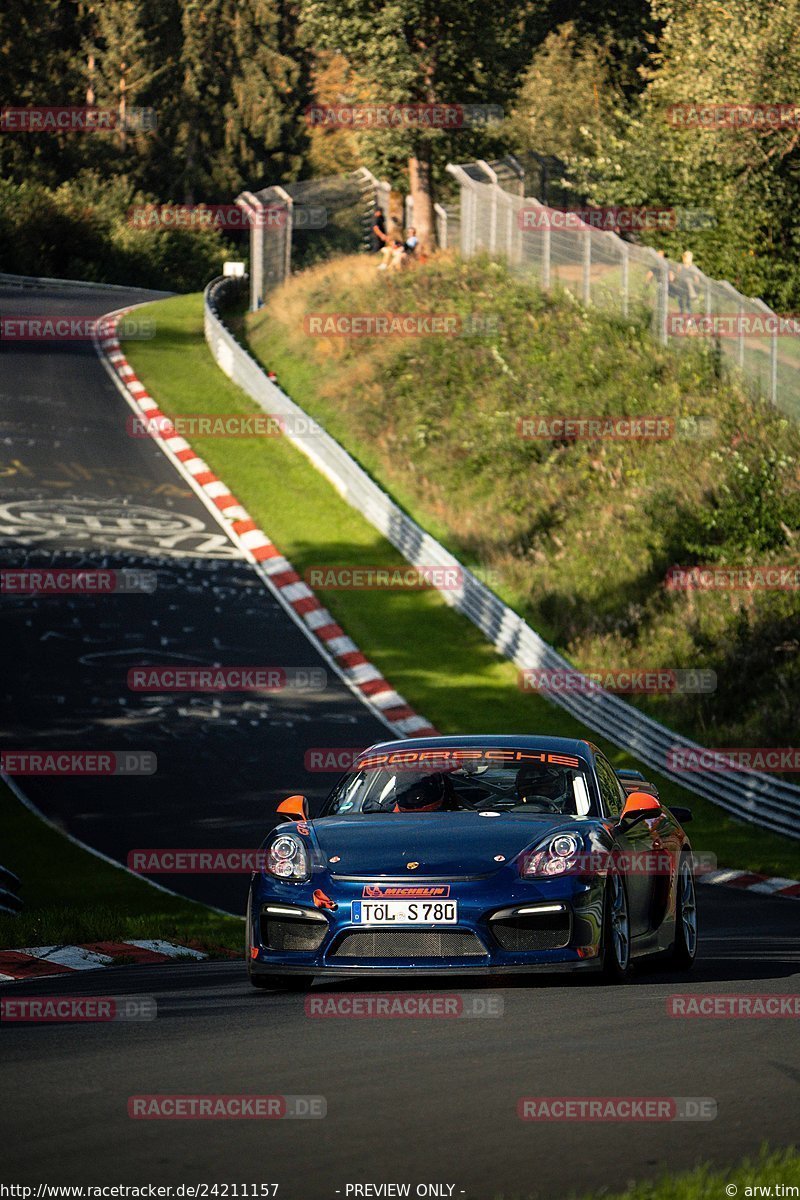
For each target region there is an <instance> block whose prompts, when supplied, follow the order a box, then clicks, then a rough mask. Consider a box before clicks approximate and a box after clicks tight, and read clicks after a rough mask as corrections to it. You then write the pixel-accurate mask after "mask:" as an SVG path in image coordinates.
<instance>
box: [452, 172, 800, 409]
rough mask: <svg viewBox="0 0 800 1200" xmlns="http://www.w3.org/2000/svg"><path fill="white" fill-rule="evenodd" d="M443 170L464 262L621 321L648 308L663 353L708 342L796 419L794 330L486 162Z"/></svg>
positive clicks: (798, 359)
mask: <svg viewBox="0 0 800 1200" xmlns="http://www.w3.org/2000/svg"><path fill="white" fill-rule="evenodd" d="M447 170H448V171H449V172H450V174H451V175H452V176H453V177H454V179H455V180H456V181H457V183H458V184H459V187H460V197H461V202H460V229H459V243H458V248H459V249H460V251H461V253H462V254H463V255H464V256H465V257H471V256H472V255H475V254H478V253H481V252H484V253H488V254H492V255H496V256H497V257H500V258H505V259H506V260H507V261H508V262H509V263H510V264H511V265H512V266H513V267H514V268H515V269H518V270H520V271H521V272H524V273H525V274H526V275H528V276H532V277H534V278H535V279H537V280H538V281H539V283H540V284H541V285H542V287H544V288H548V289H549V288H552V287H554V286H556V285H559V286H560V287H562V288H565V289H567V290H568V291H570V292H571V293H572V294H573V295H575V296H576V297H577V298H578V299H579V300H580V301H582V302H583V303H584V304H594V305H597V306H598V307H600V308H603V309H605V310H607V311H610V312H613V313H616V314H618V315H619V316H622V317H628V316H632V315H633V314H634V313H635V312H636V311H641V310H644V311H645V312H647V313H649V315H650V319H651V322H652V330H653V333H654V335H655V336H656V337H657V338H658V340H659V341H660V342H662V343H663V344H665V345H666V344H667V343H670V344H675V345H681V344H686V343H687V342H688V341H689V340H691V339H693V338H698V337H705V338H711V339H713V341H714V342H715V344H716V346H717V348H718V352H719V354H720V355H721V357H722V359H723V361H725V362H726V363H727V364H728V365H730V366H731V367H734V368H736V369H738V370H739V371H740V372H741V375H742V378H743V379H744V380H745V381H746V382H747V383H748V384H749V386H750V387H751V388H752V389H753V390H754V391H756V392H757V393H758V394H759V395H761V396H763V397H765V398H767V399H768V400H770V401H771V402H772V403H773V404H775V405H778V406H779V407H780V408H781V409H783V410H784V411H785V412H786V413H788V414H790V415H791V416H794V417H795V418H800V371H799V370H798V368H799V367H800V322H798V321H795V320H794V319H793V318H792V317H779V316H778V315H777V314H776V313H773V312H772V310H771V309H769V308H768V307H767V306H766V304H764V303H763V301H761V300H758V299H753V298H751V297H748V296H743V295H742V294H741V293H740V292H738V291H737V290H736V288H735V287H733V285H732V284H730V283H727V282H725V281H721V280H717V279H711V278H710V277H709V276H708V275H705V274H704V273H703V272H702V271H701V270H699V269H698V268H697V267H696V266H695V265H694V264H693V262H691V261H687V262H681V263H677V262H674V261H673V260H672V259H669V258H667V257H666V256H664V255H663V254H661V253H659V252H657V251H656V250H653V249H652V248H651V247H649V246H643V245H638V244H636V243H635V242H630V241H625V240H624V239H623V238H621V237H620V236H619V235H618V234H617V233H615V232H612V231H611V230H608V229H601V228H596V227H594V225H593V224H592V223H590V222H591V217H590V220H589V221H587V220H586V219H584V218H583V217H582V216H581V215H580V213H579V212H577V211H570V210H568V209H564V208H551V207H549V206H547V205H546V204H542V203H541V201H539V200H538V199H535V198H531V197H525V196H523V195H522V194H520V190H519V189H518V188H517V187H514V189H513V190H510V189H509V188H508V187H507V186H503V184H502V183H501V182H500V180H499V178H498V175H497V172H496V170H494V169H493V166H492V165H491V164H488V163H480V162H479V163H468V164H461V165H455V164H451V165H449V166H448V168H447ZM597 211H600V210H597ZM612 215H613V214H612ZM448 244H449V245H451V246H452V245H454V242H453V241H452V239H451V240H450V241H449V243H448Z"/></svg>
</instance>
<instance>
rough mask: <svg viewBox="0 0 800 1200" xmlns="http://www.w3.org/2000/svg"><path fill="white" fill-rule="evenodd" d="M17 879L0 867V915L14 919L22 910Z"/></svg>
mask: <svg viewBox="0 0 800 1200" xmlns="http://www.w3.org/2000/svg"><path fill="white" fill-rule="evenodd" d="M20 887H21V884H20V881H19V878H18V877H17V876H16V875H15V874H14V872H13V871H9V869H8V867H0V913H6V914H8V915H10V916H12V917H16V916H17V914H18V913H19V911H20V909H21V908H22V901H21V900H20V898H19V895H18V892H19V889H20Z"/></svg>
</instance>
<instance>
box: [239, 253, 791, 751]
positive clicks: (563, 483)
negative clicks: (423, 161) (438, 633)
mask: <svg viewBox="0 0 800 1200" xmlns="http://www.w3.org/2000/svg"><path fill="white" fill-rule="evenodd" d="M375 267H376V264H375V262H374V261H373V260H371V259H365V258H349V259H343V260H339V261H337V262H334V263H328V264H325V265H323V266H319V267H316V268H314V269H311V270H309V271H307V272H305V273H303V274H301V275H299V276H297V277H295V278H294V279H293V280H292V281H290V283H289V284H288V285H286V286H285V287H283V288H282V289H281V290H280V291H279V292H278V293H276V294H275V296H274V297H273V298H272V300H271V302H270V303H269V304H268V305H267V306H266V307H265V308H264V309H263V310H262V311H261V312H260V313H258V314H257V315H255V316H254V317H251V318H249V328H248V334H249V339H250V343H251V346H252V347H253V349H254V350H255V352H256V353H257V354H258V356H259V357H260V359H261V361H262V362H264V363H265V364H266V365H268V366H269V368H270V369H272V370H275V371H276V372H277V374H278V376H279V378H280V380H281V383H282V384H283V386H284V387H285V388H286V390H287V391H288V392H289V393H290V394H291V395H292V396H293V397H294V398H295V399H296V400H297V401H298V402H299V403H300V404H302V405H303V406H304V407H305V408H306V409H307V410H309V411H310V412H311V413H313V414H314V415H315V416H316V417H318V418H319V419H320V420H321V421H323V423H324V424H325V425H326V427H327V428H328V429H329V430H330V431H331V432H332V433H333V434H334V436H336V437H337V438H338V439H339V440H340V441H341V442H342V443H343V444H344V445H345V446H346V447H347V448H348V449H349V450H350V451H351V453H353V454H354V455H355V456H356V457H357V458H358V459H359V460H360V461H361V462H362V463H363V464H364V465H365V466H366V467H367V468H368V469H369V470H370V471H371V472H372V474H373V475H374V476H375V477H376V478H377V479H378V480H379V481H381V482H382V483H383V484H384V485H385V486H386V487H387V488H388V489H389V490H390V491H391V492H392V494H393V495H394V496H395V497H396V498H397V499H398V500H399V501H400V503H402V504H403V505H404V506H405V507H406V509H407V510H408V511H409V512H410V513H411V514H412V515H413V516H414V517H415V518H416V519H417V520H418V521H420V523H421V524H423V525H424V526H425V527H427V528H428V529H429V530H430V531H431V532H433V533H434V534H435V535H436V536H437V537H439V538H440V539H441V540H442V541H444V542H445V543H446V544H447V545H449V546H450V547H451V548H452V549H453V551H454V552H455V553H456V554H457V555H459V556H460V557H461V558H462V560H463V561H466V562H468V563H470V564H480V565H482V566H483V567H484V568H486V569H489V570H491V571H492V572H493V573H494V576H493V577H494V578H496V579H497V580H498V581H499V582H498V585H497V589H496V590H498V591H499V592H500V593H501V594H502V595H503V596H504V598H505V599H506V600H507V601H508V602H509V603H511V604H512V605H513V606H514V607H515V608H517V609H518V610H519V611H521V612H523V613H524V615H525V616H526V618H527V619H528V620H529V621H530V622H531V623H532V624H533V625H534V627H535V628H537V629H538V630H539V631H540V632H541V633H542V634H543V635H544V636H546V637H547V638H548V639H549V640H550V641H551V642H553V643H554V644H555V645H556V646H558V647H559V648H560V649H561V650H562V651H563V652H565V653H566V654H567V655H568V656H569V657H570V658H571V659H572V660H573V661H574V662H575V663H576V664H577V665H578V666H580V667H581V668H583V669H585V670H607V669H618V668H629V667H636V668H647V669H652V668H654V667H676V668H690V667H705V668H710V669H713V670H714V671H715V672H716V673H717V677H718V688H717V691H716V693H715V694H712V695H707V696H695V695H688V696H686V695H684V696H680V695H669V696H662V697H658V698H657V699H648V700H647V701H638V702H640V703H646V704H647V705H648V707H649V708H650V710H651V711H654V712H655V713H656V715H658V716H659V717H660V718H661V719H663V720H665V721H667V722H670V723H672V724H673V725H674V726H675V727H676V728H681V729H683V730H684V731H687V732H690V733H694V734H695V735H696V736H697V737H698V738H699V739H700V740H703V741H705V742H707V743H708V744H716V745H744V746H758V745H792V744H793V740H792V739H793V737H796V732H797V724H798V715H799V712H798V710H800V700H799V699H798V697H800V654H799V653H798V650H799V649H800V592H798V591H777V592H768V591H733V590H727V591H712V592H699V591H695V592H688V593H686V592H674V591H669V590H667V589H666V588H665V587H664V579H665V576H666V573H667V571H668V569H669V567H670V566H672V565H674V564H680V565H688V564H710V563H716V564H720V565H722V566H729V567H731V566H737V567H738V566H742V565H760V564H765V563H779V564H782V565H784V564H794V565H795V566H800V431H798V428H797V426H796V424H794V423H793V422H790V421H789V420H788V419H786V418H782V417H781V416H780V415H779V414H778V413H776V412H775V411H774V410H772V409H771V408H769V407H768V406H767V405H766V404H764V403H763V402H761V401H757V400H754V399H753V398H751V397H750V396H748V394H747V392H746V391H745V390H744V389H743V387H742V386H740V385H739V384H738V383H737V382H736V381H734V380H732V379H730V378H728V377H726V376H725V375H724V374H723V372H722V370H721V367H720V363H719V357H718V355H717V354H716V353H715V351H714V347H713V345H712V344H711V343H709V342H705V341H704V340H702V339H699V338H698V339H694V340H692V341H691V342H688V341H687V344H686V346H684V347H681V348H680V349H679V350H675V349H672V348H669V349H668V348H665V347H662V346H660V345H659V344H657V343H656V342H655V341H654V339H653V338H652V336H651V334H650V332H649V327H648V322H647V319H646V318H645V317H644V315H642V318H641V319H640V320H636V319H633V320H629V321H623V320H622V319H619V318H616V317H613V316H609V315H606V314H604V313H602V312H600V311H597V310H594V309H591V308H588V309H587V308H584V307H583V306H582V305H581V304H579V303H577V302H576V301H575V300H574V299H573V298H572V297H571V295H569V294H568V293H563V294H555V295H546V294H544V293H543V292H542V291H540V290H539V289H538V288H537V287H536V286H534V285H533V284H529V283H527V282H525V281H523V280H520V278H518V277H516V276H513V275H512V274H510V273H509V271H508V270H507V269H506V268H505V267H504V266H501V265H499V264H498V263H495V262H491V261H479V260H471V261H469V262H464V261H461V260H458V259H453V258H449V257H447V256H442V257H440V258H438V259H436V260H434V261H432V262H430V263H428V264H426V265H424V266H418V267H416V268H415V269H413V270H409V271H403V272H399V273H396V274H391V275H390V274H389V273H387V272H378V271H376V269H375ZM322 312H325V313H329V312H330V313H339V312H344V313H374V312H381V313H386V312H391V313H410V312H417V313H420V312H421V313H440V314H450V313H458V314H460V315H461V316H464V317H466V316H468V315H469V314H473V315H474V316H475V317H479V318H482V319H484V329H485V328H486V326H487V325H488V327H489V328H491V327H492V325H494V326H495V327H496V329H495V332H493V333H489V334H487V333H486V332H483V333H481V334H478V335H476V336H447V335H438V336H426V337H360V338H350V337H321V336H311V335H310V334H308V333H307V332H306V324H305V322H304V318H305V317H306V316H307V315H308V314H316V313H322ZM486 318H489V320H488V322H487V321H486V320H485V319H486ZM548 415H549V416H562V415H571V416H578V417H595V416H620V415H627V416H633V415H656V416H660V417H667V418H673V419H674V421H675V435H674V436H672V437H670V438H669V439H667V440H664V441H649V442H648V441H607V440H606V441H587V440H578V441H544V440H527V439H524V438H522V437H520V436H519V432H518V426H519V421H520V419H526V418H530V417H532V416H548Z"/></svg>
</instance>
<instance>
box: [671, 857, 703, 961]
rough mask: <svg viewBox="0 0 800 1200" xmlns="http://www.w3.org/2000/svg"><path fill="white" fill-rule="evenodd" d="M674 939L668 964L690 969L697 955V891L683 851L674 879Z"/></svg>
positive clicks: (690, 860)
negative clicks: (676, 875)
mask: <svg viewBox="0 0 800 1200" xmlns="http://www.w3.org/2000/svg"><path fill="white" fill-rule="evenodd" d="M675 889H676V896H675V941H674V942H673V943H672V950H671V952H670V956H669V965H670V966H671V967H672V969H673V970H675V971H691V969H692V966H693V964H694V960H695V957H696V955H697V893H696V890H695V886H694V870H693V863H692V856H691V854H689V853H687V852H684V853H683V854H682V855H681V857H680V862H679V863H678V877H677V879H676V881H675Z"/></svg>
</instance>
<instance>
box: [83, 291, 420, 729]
mask: <svg viewBox="0 0 800 1200" xmlns="http://www.w3.org/2000/svg"><path fill="white" fill-rule="evenodd" d="M129 311H130V309H121V310H120V311H119V312H115V313H110V314H109V315H108V316H106V317H104V318H103V320H102V322H100V327H99V336H98V339H97V342H96V345H97V347H98V352H99V353H100V354H101V355H102V356H103V357H104V358H105V360H106V361H107V362H108V363H109V364H110V366H111V368H112V369H113V372H114V374H115V377H116V379H117V380H118V382H119V384H120V385H121V387H122V388H123V389H124V392H125V395H126V398H127V399H128V403H129V404H130V406H131V408H133V410H134V412H136V413H137V414H138V415H139V416H140V417H141V418H142V419H143V420H145V421H147V422H148V424H147V429H148V431H149V432H150V436H151V437H153V438H154V439H155V440H156V442H158V444H159V445H160V446H161V448H162V449H163V450H164V452H165V453H166V455H167V457H168V458H169V459H170V460H171V461H172V463H173V464H174V465H175V467H176V468H177V469H178V470H179V471H180V473H181V474H182V475H183V476H184V478H185V479H186V480H187V482H188V483H189V484H190V485H191V486H192V488H193V489H194V491H195V492H197V493H198V495H200V496H201V498H202V499H203V500H204V502H205V503H206V506H207V507H208V508H210V509H211V511H212V512H213V513H214V515H215V516H216V517H217V519H218V520H219V522H220V524H221V525H222V527H223V528H224V529H225V531H226V533H227V534H228V536H229V537H230V538H231V540H232V541H233V542H234V544H235V545H236V546H238V547H239V549H240V550H242V552H243V553H244V556H245V557H246V558H247V559H249V560H250V562H252V563H253V564H254V565H255V566H256V568H257V569H258V572H259V574H260V575H261V577H262V579H263V580H264V582H265V583H267V585H268V586H269V587H270V589H271V590H272V591H274V593H275V594H276V595H277V597H278V598H279V600H281V602H282V603H283V606H284V608H286V609H287V610H288V611H289V612H290V614H291V615H292V616H293V617H294V619H295V621H296V622H297V624H298V625H300V626H301V628H303V629H304V630H305V631H306V633H307V634H309V635H310V636H311V637H312V640H314V641H315V642H316V643H317V644H318V648H319V649H320V650H321V651H322V652H323V656H324V657H325V658H327V659H328V661H329V662H331V663H332V664H333V665H334V666H335V668H336V671H337V673H338V674H339V675H340V676H341V677H342V678H343V679H344V680H345V682H346V683H347V684H348V685H349V686H350V687H351V689H352V690H353V691H355V692H356V693H357V694H358V695H359V696H360V698H361V699H362V700H363V701H364V703H365V704H366V705H367V706H368V707H369V708H370V709H371V710H372V711H373V713H374V714H375V715H376V716H377V717H378V718H379V719H380V720H381V721H382V722H383V724H384V725H386V726H387V728H388V729H390V730H391V732H392V733H394V734H395V735H396V736H402V737H409V736H412V735H414V736H417V737H432V736H435V735H436V733H437V730H436V729H434V727H433V726H432V725H431V723H430V722H429V721H428V720H426V718H425V717H422V716H420V715H419V714H418V713H416V712H414V710H413V709H412V708H411V706H410V705H409V704H408V703H407V701H406V700H405V699H404V698H403V697H402V696H401V695H400V694H399V692H396V691H395V689H394V688H393V687H392V686H391V684H390V683H388V682H387V680H386V679H384V677H383V675H382V674H381V672H380V671H379V670H378V668H377V667H376V666H374V664H373V663H371V662H370V661H369V660H368V659H367V657H366V656H365V655H364V654H362V652H361V651H360V650H359V648H358V646H356V644H355V642H353V641H352V640H351V639H350V638H349V637H348V636H347V635H346V633H345V632H344V630H343V629H342V628H341V626H339V625H337V623H336V622H335V621H334V619H333V617H332V616H331V614H330V613H329V612H328V610H327V608H324V607H323V605H322V604H321V603H320V601H319V600H318V599H317V597H316V596H315V595H314V592H313V591H312V590H311V588H310V587H309V586H308V585H307V584H306V583H305V582H304V580H302V579H301V578H300V576H299V575H298V574H297V572H296V571H295V569H294V567H293V566H292V564H291V563H290V562H289V560H288V559H287V558H285V557H284V555H282V554H281V552H280V550H278V548H277V547H276V546H275V544H274V543H273V542H272V541H271V540H270V539H269V538H268V537H267V535H266V533H264V531H263V529H260V528H259V526H258V525H257V524H256V522H255V521H254V520H253V518H252V517H251V516H250V514H249V513H248V512H247V511H246V509H245V508H244V507H243V506H242V505H241V504H240V503H239V501H238V500H237V499H236V497H235V496H234V495H233V493H232V492H231V490H230V488H229V487H228V486H227V484H225V483H224V482H223V481H222V480H221V479H220V478H219V477H218V476H217V475H215V474H214V472H213V471H212V470H211V468H210V467H209V466H208V463H206V462H204V461H203V459H202V458H200V457H199V456H198V455H197V454H196V453H195V452H194V450H193V449H192V448H191V446H190V445H189V443H188V442H187V441H186V439H185V438H182V437H180V436H179V435H178V434H177V433H176V432H175V428H174V426H173V425H172V423H171V421H170V419H169V418H168V417H166V416H165V415H164V413H162V412H161V410H160V409H159V407H158V404H157V403H156V401H155V400H154V399H153V397H152V396H151V395H150V394H149V393H148V391H147V389H146V388H145V386H144V384H143V383H142V382H141V380H140V379H138V378H137V377H136V374H135V372H134V370H133V368H132V367H131V365H130V364H129V362H128V360H127V359H126V358H125V355H124V354H123V353H122V350H121V349H120V344H119V340H118V338H117V333H116V329H117V322H118V321H119V320H120V318H121V317H122V316H123V315H124V314H125V312H129Z"/></svg>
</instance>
